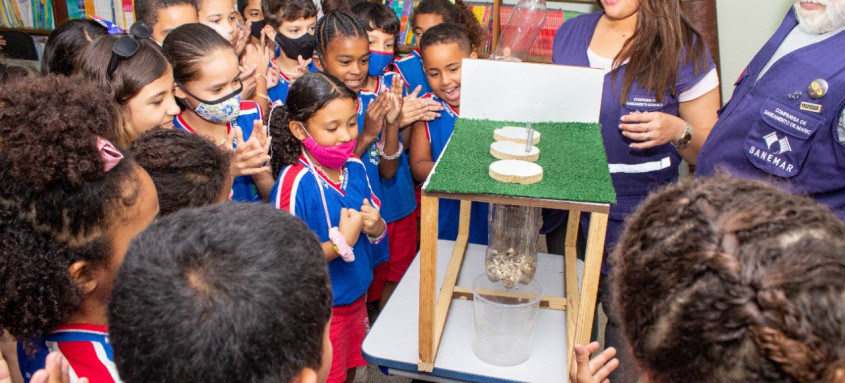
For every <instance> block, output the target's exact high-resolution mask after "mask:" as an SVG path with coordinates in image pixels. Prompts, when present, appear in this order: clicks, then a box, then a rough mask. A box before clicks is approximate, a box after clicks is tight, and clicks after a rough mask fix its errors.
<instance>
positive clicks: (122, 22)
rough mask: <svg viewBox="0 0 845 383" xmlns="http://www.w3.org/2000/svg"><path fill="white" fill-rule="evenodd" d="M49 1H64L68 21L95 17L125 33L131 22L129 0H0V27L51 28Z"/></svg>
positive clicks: (133, 13) (52, 23)
mask: <svg viewBox="0 0 845 383" xmlns="http://www.w3.org/2000/svg"><path fill="white" fill-rule="evenodd" d="M53 1H64V2H65V4H66V5H67V14H68V19H82V18H90V17H91V16H97V17H100V18H102V19H104V20H107V21H110V22H112V23H114V24H115V25H117V26H119V27H120V28H122V29H124V30H127V29H129V27H130V26H132V23H134V22H135V6H134V3H133V0H0V5H2V7H0V27H6V28H29V29H47V30H49V29H53V28H55V27H56V26H55V21H54V17H55V15H53Z"/></svg>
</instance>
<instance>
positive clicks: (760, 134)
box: [696, 0, 845, 220]
mask: <svg viewBox="0 0 845 383" xmlns="http://www.w3.org/2000/svg"><path fill="white" fill-rule="evenodd" d="M843 31H845V0H796V1H795V5H794V6H793V7H792V8H791V9H790V11H789V13H788V14H787V15H786V17H785V18H784V20H783V23H782V24H781V26H780V27H779V28H778V30H777V31H776V32H775V34H774V36H772V38H771V39H769V41H768V42H767V43H766V45H764V46H763V48H762V49H760V51H759V52H758V53H757V55H756V56H755V57H754V59H752V60H751V63H750V64H748V67H747V68H746V69H745V71H743V72H742V74H741V75H740V77H739V80H738V81H737V83H736V84H735V85H736V88H735V89H734V93H733V96H732V98H731V100H730V101H729V102H728V104H727V105H726V106H725V107H724V108H723V109H722V110H721V111H720V115H719V121H718V122H717V123H716V125H715V126H714V127H713V130H712V131H711V132H710V135H709V136H708V138H707V141H706V142H705V143H704V146H703V147H702V148H701V151H700V152H699V155H698V162H697V164H696V175H697V176H710V175H713V174H715V173H717V172H719V171H721V170H727V171H728V172H730V173H731V174H732V175H733V176H736V177H742V178H757V179H776V180H779V181H785V182H784V183H786V184H787V185H789V187H790V188H791V189H792V191H794V192H798V193H804V194H808V195H810V196H811V197H813V198H815V199H816V200H818V201H819V202H821V203H824V204H826V205H828V206H829V207H830V208H831V209H833V211H834V212H835V213H836V215H837V216H838V217H839V219H841V220H845V113H843V109H845V32H843Z"/></svg>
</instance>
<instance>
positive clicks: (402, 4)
mask: <svg viewBox="0 0 845 383" xmlns="http://www.w3.org/2000/svg"><path fill="white" fill-rule="evenodd" d="M418 1H419V0H417V1H416V2H415V1H412V0H408V1H402V0H385V4H386V5H387V6H388V7H390V9H392V10H393V12H394V13H396V17H397V18H398V19H399V36H398V41H399V45H406V46H412V45H414V44H415V43H416V41H415V38H414V33H413V28H412V26H411V13H412V12H413V10H414V7H416V4H417V3H418ZM467 7H468V8H469V10H470V11H471V12H472V14H473V15H475V18H476V19H478V22H479V23H480V24H481V27H482V29H483V30H484V31H485V34H484V36H483V40H482V43H481V46H480V47H479V49H478V51H479V53H489V52H490V51H491V44H492V41H493V39H492V34H493V4H492V3H467ZM512 11H513V6H509V5H502V6H501V7H500V8H499V14H500V17H499V22H500V24H501V25H500V27H501V28H502V29H503V28H504V26H505V24H507V22H508V17H509V16H510V14H511V12H512ZM580 14H581V13H579V12H572V11H564V10H555V9H550V10H547V11H546V22H545V24H544V25H543V29H541V30H540V35H539V36H538V37H537V40H536V41H535V42H534V45H533V46H532V47H531V51H530V52H529V54H530V55H542V56H551V54H552V44H553V42H554V36H555V32H557V30H558V28H560V26H561V24H563V22H564V21H566V20H569V19H571V18H573V17H575V16H578V15H580ZM500 30H501V29H500Z"/></svg>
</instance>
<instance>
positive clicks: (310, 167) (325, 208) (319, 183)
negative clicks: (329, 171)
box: [302, 153, 332, 230]
mask: <svg viewBox="0 0 845 383" xmlns="http://www.w3.org/2000/svg"><path fill="white" fill-rule="evenodd" d="M302 157H305V161H306V162H307V163H308V170H309V171H310V172H311V175H313V176H314V180H315V181H317V188H318V189H320V199H321V200H322V201H323V213H326V226H327V227H328V229H329V230H331V229H332V221H331V217H330V216H329V207H328V205H326V193H325V192H324V191H323V182H325V181H323V180H321V179H320V177H319V176H318V175H317V170H316V169H315V166H314V164H313V163H311V160H310V159H309V158H308V154H305V153H303V154H302Z"/></svg>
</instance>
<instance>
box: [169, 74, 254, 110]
mask: <svg viewBox="0 0 845 383" xmlns="http://www.w3.org/2000/svg"><path fill="white" fill-rule="evenodd" d="M176 86H178V87H180V88H182V90H184V91H185V93H187V94H188V95H189V96H191V97H193V98H195V99H197V101H199V102H201V103H203V104H207V105H216V104H219V103H221V102H223V101H226V100H228V99H230V98H232V97H235V95H236V94H238V93H241V92H242V91H243V90H244V83H243V82H242V81H241V79H240V78H238V89H235V91H234V92H232V93H229V94H227V95H225V96H223V97H220V98H218V99H216V100H212V101H206V100H203V99H201V98H199V97H197V96H194V94H193V93H191V92H190V91H189V90H188V88H186V87H185V84H182V83H181V82H179V81H176Z"/></svg>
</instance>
